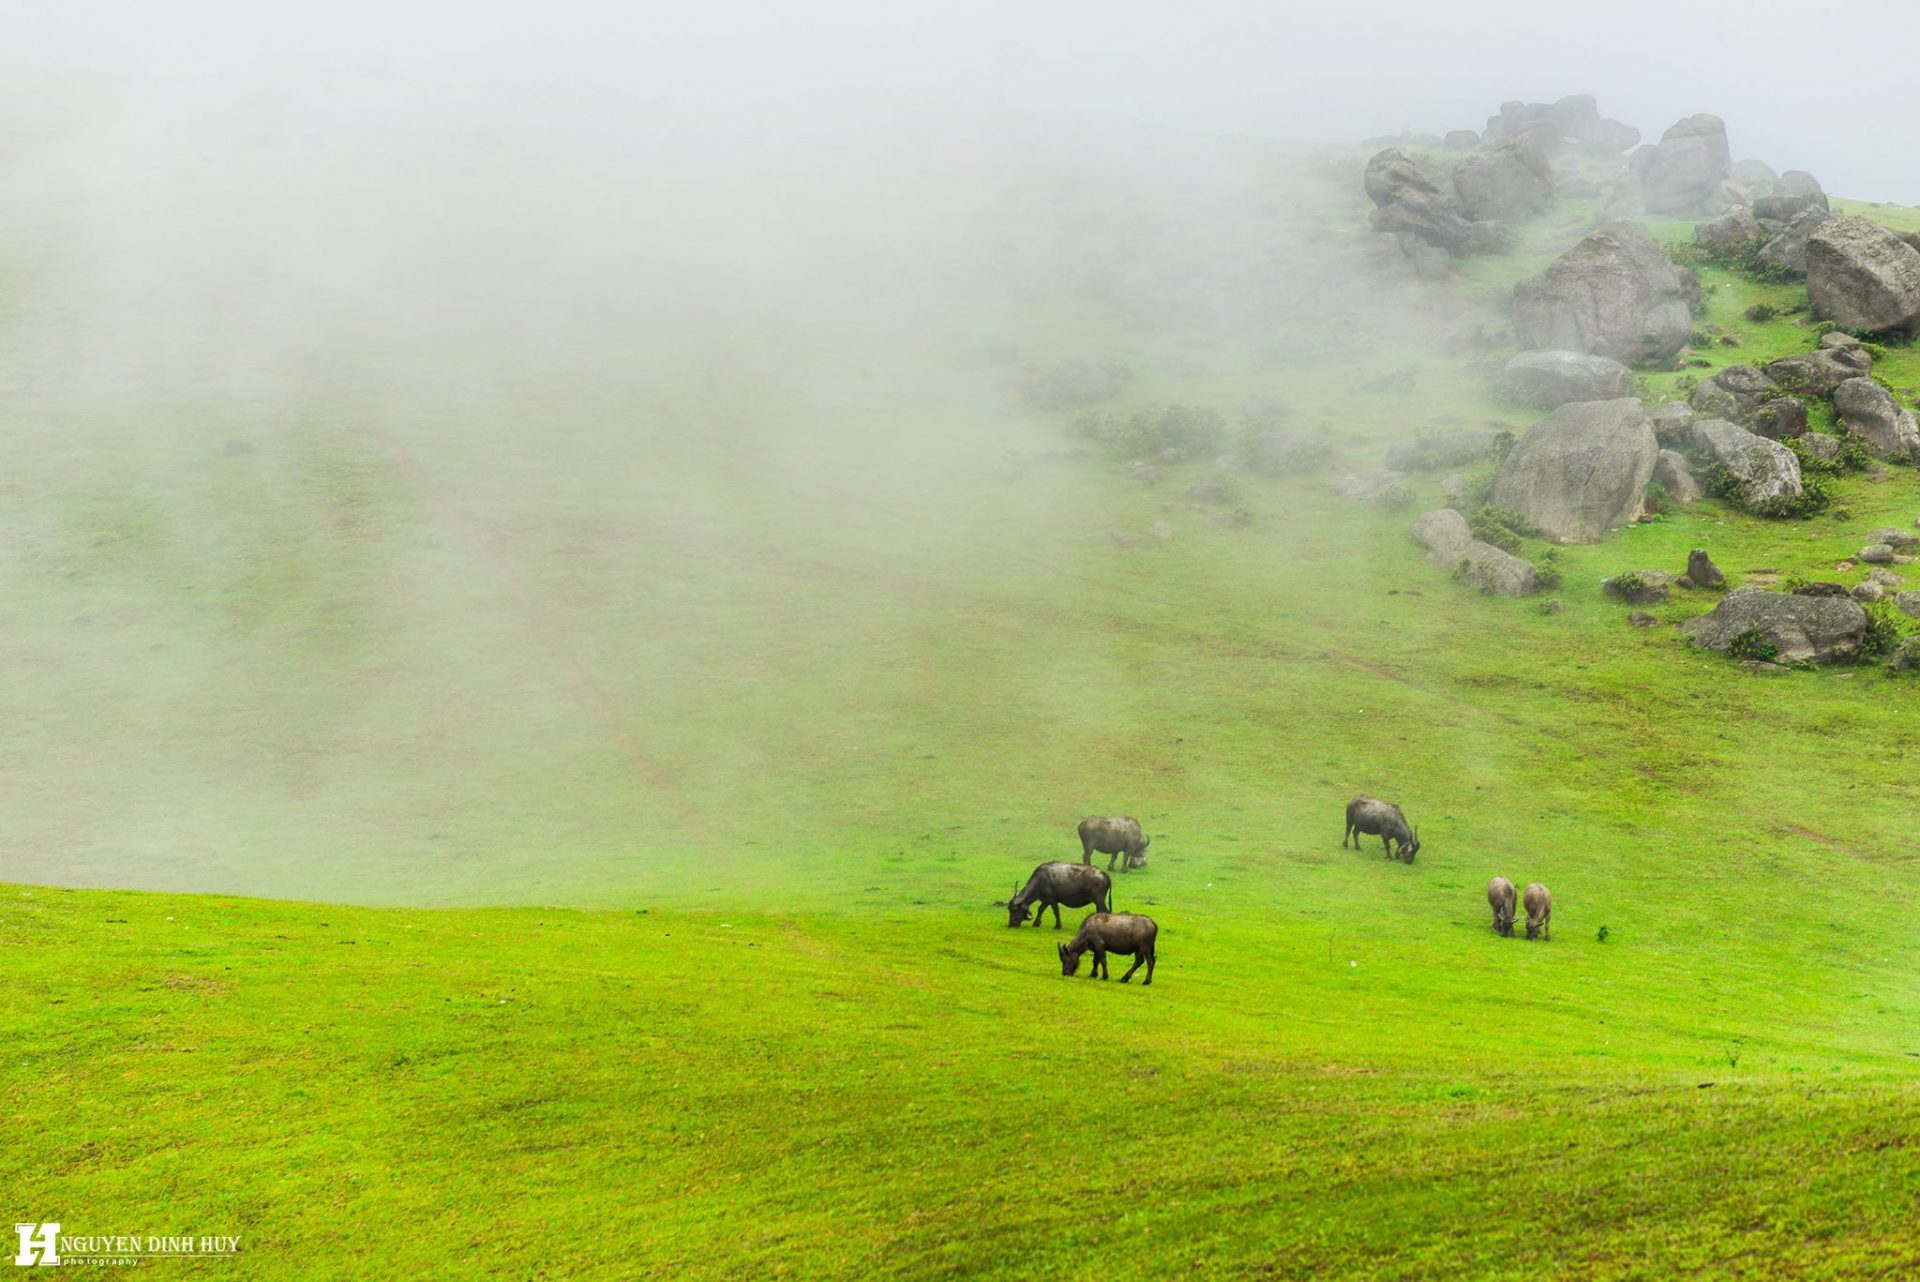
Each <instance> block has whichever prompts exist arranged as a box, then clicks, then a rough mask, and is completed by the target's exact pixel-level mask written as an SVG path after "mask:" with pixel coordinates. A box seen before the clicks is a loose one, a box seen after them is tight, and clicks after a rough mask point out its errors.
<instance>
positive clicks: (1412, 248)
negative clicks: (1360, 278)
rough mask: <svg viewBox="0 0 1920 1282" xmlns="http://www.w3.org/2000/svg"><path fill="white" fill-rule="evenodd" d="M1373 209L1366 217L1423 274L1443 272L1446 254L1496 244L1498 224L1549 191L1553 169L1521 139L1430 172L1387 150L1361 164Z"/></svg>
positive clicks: (1530, 209) (1531, 207) (1526, 211)
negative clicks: (1438, 172) (1441, 173)
mask: <svg viewBox="0 0 1920 1282" xmlns="http://www.w3.org/2000/svg"><path fill="white" fill-rule="evenodd" d="M1363 182H1364V185H1365V187H1366V192H1367V197H1368V199H1370V200H1372V201H1373V205H1374V209H1373V214H1372V215H1371V217H1370V219H1369V222H1370V225H1371V226H1372V227H1373V230H1374V231H1375V232H1377V233H1379V234H1380V235H1381V236H1382V237H1384V238H1386V239H1385V240H1383V241H1382V242H1381V243H1382V244H1383V245H1385V244H1386V243H1388V242H1391V244H1392V245H1393V246H1394V247H1395V249H1396V250H1397V252H1399V253H1400V254H1401V255H1402V256H1403V257H1405V259H1406V260H1407V261H1408V262H1410V263H1411V264H1412V266H1413V269H1414V272H1415V274H1416V275H1419V276H1421V277H1423V278H1431V277H1437V276H1444V275H1445V274H1446V269H1447V262H1448V259H1449V257H1450V256H1459V255H1464V254H1469V253H1473V252H1476V251H1481V250H1487V249H1492V248H1494V247H1496V246H1498V245H1499V244H1500V242H1501V239H1502V236H1503V234H1504V233H1503V228H1504V227H1505V226H1507V225H1509V224H1512V223H1516V222H1519V221H1520V220H1521V219H1524V218H1526V217H1527V216H1529V215H1530V214H1532V213H1534V212H1535V211H1536V210H1538V209H1540V208H1541V207H1542V206H1543V205H1545V204H1546V203H1547V201H1548V200H1550V199H1551V198H1552V196H1553V167H1552V165H1551V164H1550V163H1549V162H1548V160H1547V157H1546V155H1545V153H1543V152H1542V151H1540V150H1539V149H1538V148H1537V147H1534V146H1533V145H1531V144H1529V143H1526V142H1515V143H1509V144H1507V145H1505V146H1501V147H1497V148H1495V149H1493V150H1492V151H1488V152H1486V153H1484V154H1480V155H1476V156H1473V157H1470V158H1468V159H1466V160H1463V161H1462V162H1460V164H1458V165H1457V166H1455V167H1454V170H1453V172H1452V173H1451V174H1448V175H1445V176H1443V177H1435V176H1434V175H1432V174H1429V173H1428V172H1427V171H1426V170H1425V169H1423V168H1421V166H1420V164H1419V163H1418V162H1417V161H1415V160H1414V159H1413V158H1412V157H1410V156H1408V155H1407V154H1406V153H1405V152H1403V151H1401V150H1399V149H1398V148H1394V147H1389V148H1387V149H1386V150H1384V151H1382V152H1380V153H1379V154H1378V155H1376V156H1374V157H1373V159H1371V160H1369V161H1368V162H1367V170H1366V176H1365V178H1364V180H1363Z"/></svg>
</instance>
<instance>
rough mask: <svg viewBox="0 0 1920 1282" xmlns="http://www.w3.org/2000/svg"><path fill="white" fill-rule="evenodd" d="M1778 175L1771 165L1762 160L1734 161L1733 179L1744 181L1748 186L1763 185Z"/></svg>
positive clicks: (1738, 181) (1770, 182)
mask: <svg viewBox="0 0 1920 1282" xmlns="http://www.w3.org/2000/svg"><path fill="white" fill-rule="evenodd" d="M1779 176H1780V175H1778V174H1776V173H1774V172H1773V166H1772V165H1769V164H1768V163H1767V162H1766V161H1764V160H1740V161H1736V162H1734V166H1733V180H1734V181H1735V182H1737V183H1745V184H1746V185H1747V186H1749V187H1765V186H1769V185H1771V184H1772V182H1773V181H1774V180H1775V179H1776V178H1778V177H1779Z"/></svg>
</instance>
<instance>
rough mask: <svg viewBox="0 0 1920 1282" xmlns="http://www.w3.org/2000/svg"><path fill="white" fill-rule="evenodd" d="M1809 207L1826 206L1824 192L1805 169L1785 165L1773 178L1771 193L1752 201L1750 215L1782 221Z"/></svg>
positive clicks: (1824, 210) (1821, 208) (1825, 194)
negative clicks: (1783, 169)
mask: <svg viewBox="0 0 1920 1282" xmlns="http://www.w3.org/2000/svg"><path fill="white" fill-rule="evenodd" d="M1809 209H1817V210H1819V211H1820V212H1821V213H1823V214H1824V213H1826V212H1827V210H1828V205H1827V193H1826V192H1825V191H1823V190H1821V188H1820V183H1819V181H1818V180H1817V179H1815V178H1814V176H1813V175H1812V174H1810V173H1807V172H1806V171H1805V170H1800V169H1789V170H1788V171H1787V172H1786V173H1784V174H1781V175H1780V177H1779V178H1778V179H1776V180H1775V181H1774V184H1773V193H1772V194H1771V195H1767V196H1761V197H1759V198H1758V199H1756V200H1755V201H1754V202H1753V216H1754V217H1755V218H1767V219H1771V220H1773V221H1774V222H1780V223H1784V222H1787V221H1788V220H1790V219H1793V218H1796V217H1798V216H1799V215H1800V214H1803V213H1805V212H1806V211H1807V210H1809Z"/></svg>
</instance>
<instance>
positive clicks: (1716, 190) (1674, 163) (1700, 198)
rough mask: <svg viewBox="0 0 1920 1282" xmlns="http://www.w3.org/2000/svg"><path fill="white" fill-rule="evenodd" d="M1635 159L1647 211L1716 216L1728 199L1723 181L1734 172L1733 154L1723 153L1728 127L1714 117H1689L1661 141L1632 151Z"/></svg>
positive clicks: (1702, 115)
mask: <svg viewBox="0 0 1920 1282" xmlns="http://www.w3.org/2000/svg"><path fill="white" fill-rule="evenodd" d="M1633 159H1634V169H1635V171H1636V172H1637V173H1638V174H1639V175H1640V191H1641V198H1642V199H1643V200H1644V201H1645V202H1646V207H1647V212H1648V213H1650V214H1673V215H1677V216H1680V217H1690V216H1691V217H1698V216H1701V215H1709V214H1718V213H1720V212H1721V211H1722V210H1724V209H1726V208H1727V207H1728V205H1730V204H1731V203H1732V200H1731V197H1730V196H1728V194H1727V193H1726V191H1725V184H1726V181H1727V179H1728V178H1729V177H1730V176H1731V175H1732V173H1733V158H1732V156H1731V155H1730V154H1729V153H1728V151H1727V127H1726V125H1725V124H1724V123H1723V122H1722V121H1721V119H1720V117H1718V116H1712V115H1707V114H1705V113H1702V114H1700V115H1696V116H1688V117H1687V118H1686V119H1684V120H1682V121H1679V122H1678V123H1676V124H1675V125H1674V126H1673V127H1672V128H1671V129H1669V130H1667V132H1666V133H1664V134H1662V135H1660V141H1659V143H1657V144H1656V145H1654V146H1652V147H1643V148H1641V149H1640V150H1639V151H1637V152H1635V153H1634V157H1633Z"/></svg>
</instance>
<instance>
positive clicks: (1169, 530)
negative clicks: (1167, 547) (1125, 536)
mask: <svg viewBox="0 0 1920 1282" xmlns="http://www.w3.org/2000/svg"><path fill="white" fill-rule="evenodd" d="M1147 533H1148V534H1151V535H1152V536H1153V537H1154V538H1156V539H1170V538H1172V537H1173V527H1172V526H1171V525H1168V524H1167V523H1166V522H1165V521H1155V522H1154V523H1153V524H1152V525H1149V526H1148V527H1147Z"/></svg>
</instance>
